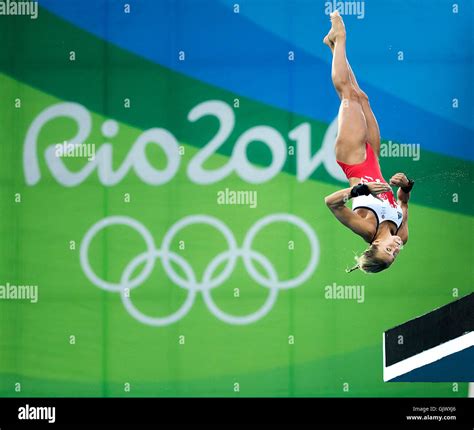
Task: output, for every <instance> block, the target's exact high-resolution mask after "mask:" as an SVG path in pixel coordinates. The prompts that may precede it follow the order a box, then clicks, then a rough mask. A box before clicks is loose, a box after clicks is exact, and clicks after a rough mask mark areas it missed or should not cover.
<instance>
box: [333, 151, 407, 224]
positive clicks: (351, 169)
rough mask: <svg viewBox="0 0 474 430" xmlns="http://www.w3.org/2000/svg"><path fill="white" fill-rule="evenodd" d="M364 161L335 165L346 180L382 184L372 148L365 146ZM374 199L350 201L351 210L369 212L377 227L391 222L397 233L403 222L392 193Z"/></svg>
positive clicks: (363, 197) (364, 198)
mask: <svg viewBox="0 0 474 430" xmlns="http://www.w3.org/2000/svg"><path fill="white" fill-rule="evenodd" d="M365 154H366V156H365V161H363V162H362V163H359V164H346V163H343V162H341V161H338V162H337V164H339V166H341V168H342V170H343V171H344V173H345V174H346V177H347V179H350V178H360V180H361V182H362V183H364V182H383V183H387V181H386V180H385V179H384V178H383V176H382V172H381V170H380V164H379V160H378V159H377V156H376V155H375V154H374V151H373V149H372V146H370V145H369V144H368V143H366V144H365ZM378 197H380V198H381V199H382V201H380V200H379V199H376V198H375V197H374V196H373V195H371V194H369V195H368V196H359V197H355V198H353V199H352V210H353V211H355V210H356V209H358V208H364V209H369V210H371V211H372V212H373V213H374V214H375V216H376V218H377V228H378V225H379V224H380V223H382V222H385V221H392V222H393V223H394V224H395V225H396V226H397V231H398V229H399V228H400V225H401V224H402V221H403V212H402V209H401V207H400V205H399V204H398V203H397V201H396V200H395V196H394V195H393V192H392V191H390V192H387V193H382V194H379V195H378Z"/></svg>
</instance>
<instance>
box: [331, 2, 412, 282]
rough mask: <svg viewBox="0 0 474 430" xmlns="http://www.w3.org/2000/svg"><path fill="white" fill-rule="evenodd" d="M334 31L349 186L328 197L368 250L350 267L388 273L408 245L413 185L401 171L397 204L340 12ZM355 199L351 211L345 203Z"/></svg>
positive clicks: (342, 153)
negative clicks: (383, 169) (351, 59)
mask: <svg viewBox="0 0 474 430" xmlns="http://www.w3.org/2000/svg"><path fill="white" fill-rule="evenodd" d="M331 23H332V27H331V30H330V31H329V33H328V35H327V36H326V37H325V38H324V43H325V44H326V45H328V46H329V48H331V51H332V53H333V61H332V81H333V83H334V87H335V88H336V91H337V93H338V95H339V98H340V99H341V106H340V108H339V114H338V133H337V139H336V145H335V151H336V160H337V162H338V164H339V165H340V166H341V168H342V170H343V171H344V173H345V174H346V177H347V179H348V180H349V184H350V188H346V189H344V190H341V191H337V192H335V193H333V194H331V195H329V196H327V197H326V199H325V202H326V204H327V206H328V207H329V209H330V210H331V211H332V213H333V214H334V216H335V217H336V218H337V219H338V220H339V221H340V222H341V223H342V224H344V225H345V226H346V227H348V228H349V229H350V230H352V231H353V232H354V233H355V234H358V235H359V236H361V237H362V238H363V239H364V240H365V241H366V242H367V243H369V244H370V246H369V248H368V249H367V250H366V251H364V252H363V254H362V255H361V256H359V257H356V260H357V264H356V265H355V266H354V267H352V268H351V269H349V270H347V271H348V272H352V271H353V270H357V269H360V270H362V271H364V272H366V273H376V272H380V271H382V270H384V269H387V268H388V267H390V266H391V264H392V263H393V262H394V261H395V259H396V258H397V255H398V253H399V252H400V248H401V246H402V245H403V244H405V243H407V241H408V200H409V198H410V191H411V189H412V188H413V184H414V182H413V181H412V180H409V179H408V178H407V177H406V176H405V174H403V173H397V174H395V175H394V176H392V178H391V179H390V185H393V186H397V187H399V189H398V202H397V201H395V197H394V194H393V192H392V189H391V188H390V185H389V184H388V183H387V182H386V181H385V179H384V178H383V176H382V172H381V170H380V165H379V160H378V157H379V155H380V131H379V127H378V124H377V120H376V119H375V116H374V114H373V112H372V110H371V108H370V104H369V99H368V97H367V95H366V94H365V93H364V92H363V91H362V90H361V89H360V88H359V85H358V83H357V80H356V78H355V76H354V73H353V72H352V69H351V66H350V65H349V62H348V61H347V57H346V30H345V27H344V23H343V21H342V17H341V16H340V15H339V12H338V11H336V12H333V13H332V14H331ZM350 199H352V210H350V209H349V208H348V207H346V205H345V204H346V202H347V201H348V200H350Z"/></svg>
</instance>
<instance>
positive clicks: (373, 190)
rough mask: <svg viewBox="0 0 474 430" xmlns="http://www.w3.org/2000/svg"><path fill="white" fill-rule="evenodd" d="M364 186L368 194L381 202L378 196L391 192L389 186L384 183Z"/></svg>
mask: <svg viewBox="0 0 474 430" xmlns="http://www.w3.org/2000/svg"><path fill="white" fill-rule="evenodd" d="M366 185H367V186H368V187H369V191H370V194H372V195H373V196H374V197H375V198H377V199H379V200H382V199H381V198H380V197H378V195H379V194H383V193H387V192H389V191H392V189H391V188H390V185H388V184H386V183H385V182H367V184H366Z"/></svg>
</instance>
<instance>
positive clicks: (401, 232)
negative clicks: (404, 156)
mask: <svg viewBox="0 0 474 430" xmlns="http://www.w3.org/2000/svg"><path fill="white" fill-rule="evenodd" d="M390 183H391V184H392V185H395V186H397V187H400V188H399V189H398V192H397V197H398V204H399V205H400V207H401V209H402V212H403V221H402V225H401V226H400V228H399V229H398V233H397V234H398V236H400V239H402V241H403V243H404V244H405V243H407V242H408V200H410V194H411V190H412V188H413V185H414V183H415V182H414V181H412V180H411V179H408V178H407V177H406V175H405V174H404V173H397V174H395V175H393V176H392V178H391V179H390Z"/></svg>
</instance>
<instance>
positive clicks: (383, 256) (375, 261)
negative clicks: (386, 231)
mask: <svg viewBox="0 0 474 430" xmlns="http://www.w3.org/2000/svg"><path fill="white" fill-rule="evenodd" d="M402 244H403V242H402V240H401V239H400V237H398V236H389V237H386V238H383V239H376V240H374V241H373V242H372V244H371V245H370V247H369V248H368V249H367V250H365V251H364V252H363V253H362V255H361V256H359V257H356V261H357V264H356V265H355V266H354V267H353V268H352V269H350V270H347V272H352V271H353V270H357V269H360V270H362V271H363V272H366V273H377V272H381V271H382V270H385V269H387V268H388V267H390V265H391V264H392V263H393V262H394V261H395V259H396V258H397V255H398V253H399V252H400V248H401V246H402Z"/></svg>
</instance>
